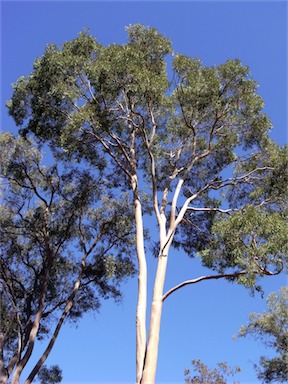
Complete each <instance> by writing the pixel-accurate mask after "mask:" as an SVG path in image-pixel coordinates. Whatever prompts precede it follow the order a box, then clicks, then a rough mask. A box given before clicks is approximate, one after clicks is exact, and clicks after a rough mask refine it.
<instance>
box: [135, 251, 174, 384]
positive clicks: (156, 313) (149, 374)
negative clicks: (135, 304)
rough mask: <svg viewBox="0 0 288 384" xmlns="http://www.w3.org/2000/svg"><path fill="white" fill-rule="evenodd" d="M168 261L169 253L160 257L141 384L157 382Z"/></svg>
mask: <svg viewBox="0 0 288 384" xmlns="http://www.w3.org/2000/svg"><path fill="white" fill-rule="evenodd" d="M167 261H168V252H167V253H166V255H165V256H164V255H162V256H161V255H159V260H158V267H157V273H156V277H155V285H154V292H153V299H152V305H151V315H150V326H149V335H148V345H147V352H146V358H145V366H144V370H143V375H142V380H141V384H148V383H149V384H153V383H154V382H155V376H156V367H157V359H158V347H159V338H160V323H161V316H162V306H163V302H162V296H163V288H164V282H165V275H166V267H167Z"/></svg>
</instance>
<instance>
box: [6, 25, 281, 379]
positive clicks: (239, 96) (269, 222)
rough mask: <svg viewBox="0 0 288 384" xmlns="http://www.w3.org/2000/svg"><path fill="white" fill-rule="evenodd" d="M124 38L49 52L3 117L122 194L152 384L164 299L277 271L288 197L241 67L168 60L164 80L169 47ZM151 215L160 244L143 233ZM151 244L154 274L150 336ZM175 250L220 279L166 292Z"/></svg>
mask: <svg viewBox="0 0 288 384" xmlns="http://www.w3.org/2000/svg"><path fill="white" fill-rule="evenodd" d="M128 35H129V40H128V42H127V43H126V44H122V45H120V44H112V45H109V46H107V47H104V46H102V45H101V44H100V43H99V42H97V41H96V40H95V38H94V37H93V36H91V35H90V34H89V33H88V32H87V31H84V32H82V33H80V34H79V36H78V37H77V38H75V39H74V40H72V41H70V42H66V43H64V44H63V46H62V47H59V48H58V47H57V46H55V45H53V44H51V45H49V46H48V47H47V48H46V50H45V52H44V54H43V56H42V57H40V58H39V59H36V61H35V63H34V70H33V72H32V74H31V75H29V76H27V77H21V78H20V79H19V80H18V81H17V83H16V84H15V85H14V93H13V96H12V99H11V100H10V101H9V103H8V108H9V113H10V115H11V116H12V117H13V118H14V120H15V122H16V124H17V125H18V126H19V127H20V128H21V133H22V135H23V136H24V137H29V136H30V135H34V136H35V137H36V138H37V140H38V142H39V143H47V144H49V145H50V147H51V149H52V150H53V151H54V152H55V154H56V156H58V157H59V158H61V159H65V160H66V161H67V162H71V161H74V162H77V161H78V162H80V164H81V162H86V163H87V164H89V167H92V166H93V167H94V169H95V170H99V169H101V177H102V178H103V180H109V185H108V184H106V186H107V193H108V191H111V188H112V190H114V191H115V190H116V191H117V190H119V189H120V190H124V191H127V192H128V193H129V198H130V204H131V206H134V222H135V227H136V241H135V246H136V254H137V263H138V304H137V310H136V340H137V352H136V355H137V357H136V360H137V366H136V382H137V383H140V382H141V383H142V384H145V383H146V384H147V383H154V381H155V375H156V365H157V356H158V343H159V332H160V323H161V313H162V306H163V303H164V301H165V300H166V299H167V297H168V296H169V295H171V294H172V293H173V292H175V291H176V290H177V289H179V288H181V287H183V286H185V285H190V284H194V283H197V282H200V281H203V280H207V279H221V278H223V279H224V278H225V279H228V280H230V281H236V282H239V283H242V284H244V285H245V286H248V287H249V288H250V289H251V290H253V289H255V287H256V282H257V278H258V277H261V276H267V275H275V274H278V273H280V272H281V271H282V270H283V267H284V262H285V260H284V259H285V257H286V256H285V255H286V252H287V246H286V241H285V217H284V213H283V207H282V205H281V204H282V200H281V198H280V197H279V196H282V195H283V186H280V184H279V182H278V180H277V179H276V184H277V188H274V187H273V183H272V181H273V180H274V179H273V177H274V176H273V175H274V173H275V172H276V171H277V169H278V168H277V167H276V168H275V163H276V165H277V161H278V160H277V159H279V158H280V154H281V156H282V154H283V153H284V149H283V148H281V147H278V146H277V145H276V144H275V143H273V142H272V141H271V140H270V139H269V137H268V131H269V130H270V128H271V123H270V121H269V119H268V117H267V116H266V115H265V114H264V113H263V112H262V108H263V101H262V99H261V97H260V96H259V95H258V94H257V92H256V89H257V83H256V82H255V81H254V80H253V79H252V78H251V76H250V73H249V68H248V67H247V66H244V65H242V64H241V62H240V61H239V60H228V61H227V62H226V63H224V64H222V65H219V66H212V67H205V66H204V65H203V64H202V63H201V62H200V60H198V59H194V58H189V57H186V56H184V55H180V54H175V55H174V57H173V60H172V68H170V69H171V72H172V73H173V75H172V79H171V80H170V81H169V79H168V73H169V72H168V71H167V63H166V57H167V55H169V54H171V53H172V48H171V42H170V40H169V39H167V38H166V37H164V36H162V35H161V34H160V33H159V32H158V31H157V30H156V29H153V28H146V27H143V26H142V25H134V26H130V27H128ZM282 163H283V162H282ZM273 164H274V165H273ZM273 172H274V173H273ZM283 177H285V176H283ZM274 184H275V183H274ZM265 185H266V187H265ZM278 189H280V190H278ZM277 191H278V192H277ZM279 193H280V194H279ZM151 214H152V215H153V216H154V217H155V219H156V222H157V226H158V234H159V236H158V238H155V236H154V237H152V238H149V237H148V235H147V232H146V231H145V230H146V229H147V228H146V227H145V221H146V217H147V215H151ZM252 222H253V225H252V224H251V223H252ZM268 227H269V231H268ZM154 234H155V231H154ZM151 240H152V247H151V248H152V250H151V253H153V254H154V255H155V256H156V257H157V265H158V266H157V272H156V277H155V284H154V293H153V298H152V302H151V317H150V324H149V332H148V337H147V335H146V311H147V293H146V292H147V273H148V271H147V264H146V258H147V254H148V253H149V249H150V248H149V244H151ZM153 241H154V242H155V244H154V246H153ZM173 247H174V249H175V248H178V249H180V250H182V251H183V252H185V253H187V255H188V256H189V257H191V258H193V257H194V256H195V255H196V254H199V255H200V256H201V258H202V262H203V264H204V265H205V266H208V267H209V268H211V269H212V270H214V271H215V272H214V273H212V274H211V275H207V276H201V277H196V278H194V279H191V280H189V281H185V282H183V283H180V284H179V285H177V286H176V287H172V288H171V289H170V290H169V291H167V292H166V293H164V282H165V276H166V268H167V262H168V259H169V257H173ZM170 253H172V255H171V256H169V254H170Z"/></svg>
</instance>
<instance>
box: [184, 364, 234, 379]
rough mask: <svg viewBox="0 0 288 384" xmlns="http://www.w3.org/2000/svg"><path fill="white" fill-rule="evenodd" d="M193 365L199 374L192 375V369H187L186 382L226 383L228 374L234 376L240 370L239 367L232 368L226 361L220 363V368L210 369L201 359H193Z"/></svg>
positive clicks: (185, 372) (185, 373)
mask: <svg viewBox="0 0 288 384" xmlns="http://www.w3.org/2000/svg"><path fill="white" fill-rule="evenodd" d="M192 365H193V370H194V371H195V372H197V375H194V376H190V373H191V372H190V370H189V369H185V371H184V375H185V376H186V377H185V384H226V383H227V377H228V376H234V375H235V374H237V373H239V372H240V368H239V367H235V368H230V367H229V366H228V365H227V364H226V363H218V364H217V366H218V368H214V369H210V368H209V367H208V366H207V365H205V364H204V363H202V362H201V360H200V359H198V360H192ZM188 375H189V376H188ZM238 383H239V382H238ZM234 384H236V382H234Z"/></svg>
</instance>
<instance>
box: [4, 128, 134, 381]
mask: <svg viewBox="0 0 288 384" xmlns="http://www.w3.org/2000/svg"><path fill="white" fill-rule="evenodd" d="M49 162H50V163H51V158H50V160H49ZM41 163H42V155H41V152H40V151H39V150H38V149H37V148H36V147H35V146H34V145H33V142H32V141H31V140H24V139H23V138H19V139H16V138H14V137H13V136H12V135H11V134H10V133H1V135H0V175H1V205H0V212H1V214H0V224H1V225H0V247H1V248H0V285H1V297H0V299H1V313H0V336H1V338H0V342H1V343H0V373H1V380H2V381H1V382H2V383H6V382H7V380H8V378H11V383H13V384H16V383H18V382H19V379H20V376H21V374H22V373H23V369H24V367H25V366H26V364H27V363H28V361H29V359H30V358H31V356H32V353H33V350H34V345H35V343H36V342H37V340H42V339H44V338H46V339H48V343H47V348H46V350H45V351H44V353H43V354H42V356H39V360H38V362H37V363H36V365H35V367H34V368H33V369H32V370H31V372H30V373H29V375H28V377H27V379H26V381H25V383H26V384H28V383H31V382H32V381H33V379H34V377H35V376H36V374H37V373H38V372H39V369H40V368H41V366H42V364H43V363H44V362H45V360H46V358H47V357H48V355H49V353H50V352H51V349H52V348H53V346H54V343H55V341H56V338H57V336H58V334H59V331H60V329H61V327H62V325H63V322H64V320H65V319H66V318H68V319H70V320H71V321H73V322H77V321H78V319H79V318H81V317H82V315H83V313H85V312H87V311H97V310H98V309H99V307H100V299H101V298H109V297H112V298H114V299H115V300H119V299H120V298H121V292H120V290H119V283H120V282H121V281H122V280H123V279H124V278H125V277H127V276H131V275H133V273H134V267H133V263H132V260H131V258H130V249H131V245H132V244H133V239H134V229H133V224H131V221H130V219H129V206H128V207H127V206H126V205H125V196H124V195H123V196H122V199H121V201H119V200H115V199H114V198H113V196H112V193H111V194H110V195H109V196H107V195H105V196H103V195H102V182H100V181H98V180H96V179H95V178H94V177H93V176H92V175H91V174H89V173H88V172H87V171H85V170H80V169H78V170H75V169H73V166H71V167H70V168H66V169H65V171H64V170H63V166H60V164H56V163H55V164H52V165H50V166H44V165H42V164H41ZM124 212H125V215H124V214H123V213H124ZM124 253H125V254H124ZM54 325H55V329H54V331H50V330H51V327H52V326H54ZM44 371H45V370H44ZM44 371H43V370H42V376H41V377H44V376H45V375H46V374H47V373H48V371H47V369H46V371H45V372H46V374H45V375H44V373H43V372H44ZM54 371H55V369H54V370H53V372H54ZM53 372H52V373H53ZM55 372H56V371H55ZM55 372H54V373H55ZM43 375H44V376H43ZM46 376H47V375H46ZM46 376H45V377H46ZM52 376H55V375H54V374H53V375H52ZM57 377H58V374H57Z"/></svg>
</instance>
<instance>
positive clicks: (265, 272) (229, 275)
mask: <svg viewBox="0 0 288 384" xmlns="http://www.w3.org/2000/svg"><path fill="white" fill-rule="evenodd" d="M280 272H281V271H277V272H271V271H268V270H267V269H261V270H258V271H247V270H243V271H237V272H234V273H221V274H219V275H208V276H200V277H197V278H196V279H191V280H186V281H183V282H182V283H180V284H178V285H176V286H174V287H173V288H171V289H169V290H168V291H167V292H166V293H165V294H164V295H163V296H162V301H165V300H166V299H167V297H168V296H170V295H171V294H172V293H173V292H176V291H178V290H179V289H181V288H183V287H185V286H186V285H192V284H196V283H199V282H200V281H204V280H218V279H225V278H226V279H230V280H234V279H237V277H239V276H243V275H247V274H251V273H253V274H263V275H268V276H274V275H278V274H279V273H280Z"/></svg>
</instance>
